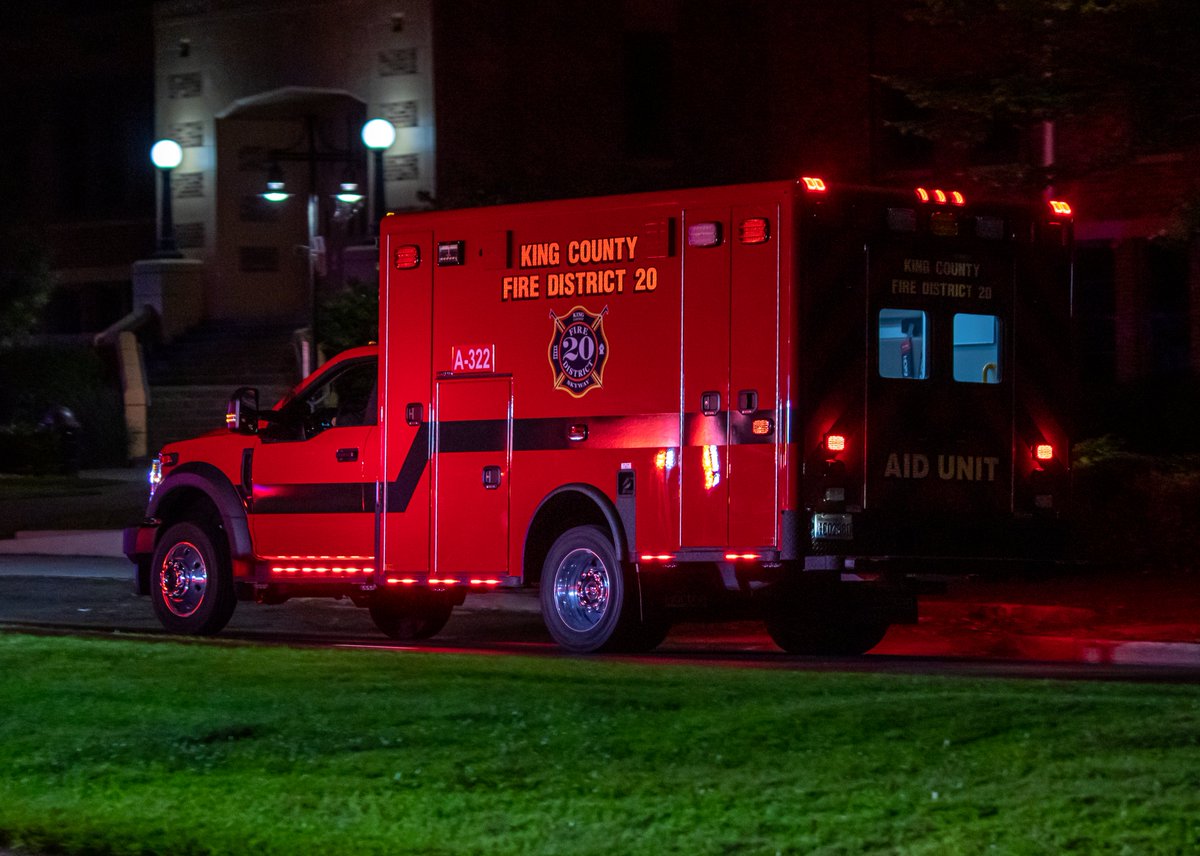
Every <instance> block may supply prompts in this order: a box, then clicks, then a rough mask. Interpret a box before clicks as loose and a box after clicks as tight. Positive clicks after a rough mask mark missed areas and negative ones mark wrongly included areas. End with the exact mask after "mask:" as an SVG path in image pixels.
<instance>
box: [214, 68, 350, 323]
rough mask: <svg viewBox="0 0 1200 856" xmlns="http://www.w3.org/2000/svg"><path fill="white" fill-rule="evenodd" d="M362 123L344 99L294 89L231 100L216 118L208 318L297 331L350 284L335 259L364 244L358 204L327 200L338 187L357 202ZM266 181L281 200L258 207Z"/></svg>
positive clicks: (336, 93) (346, 97) (337, 94)
mask: <svg viewBox="0 0 1200 856" xmlns="http://www.w3.org/2000/svg"><path fill="white" fill-rule="evenodd" d="M365 118H366V105H365V104H364V103H363V101H361V100H360V99H358V98H356V97H354V96H353V95H350V94H349V93H347V92H342V91H337V90H325V89H309V88H301V87H287V88H283V89H277V90H274V91H271V92H267V93H263V94H261V95H256V96H252V97H249V98H243V99H239V100H238V101H236V102H234V103H233V104H232V105H230V107H229V108H227V109H226V110H225V111H223V112H222V113H221V114H219V115H218V116H217V122H216V138H217V164H216V169H217V211H216V247H215V259H214V262H215V265H214V267H215V276H214V277H213V280H214V281H213V285H212V288H211V290H210V292H209V295H208V307H207V309H208V316H209V317H210V318H212V319H239V320H252V321H264V322H271V323H286V324H295V325H296V326H307V325H308V324H309V323H310V322H311V319H312V314H313V307H314V304H315V301H317V300H319V299H321V298H322V297H323V296H324V295H326V294H331V293H334V292H336V291H338V290H339V289H341V288H342V287H343V285H344V284H345V283H346V282H347V281H348V279H350V278H354V277H355V276H356V275H358V274H356V273H355V272H354V271H352V270H351V271H348V270H347V268H346V259H347V255H348V254H347V253H346V252H345V250H346V248H347V247H351V246H361V245H362V244H364V243H367V242H369V240H370V238H369V225H368V220H367V216H368V215H367V205H366V199H365V197H364V199H363V200H362V201H361V202H359V203H348V202H344V201H339V200H338V199H337V198H336V195H337V194H338V192H339V189H340V186H341V185H342V184H343V183H344V182H352V183H355V184H357V187H358V189H359V190H358V192H359V193H363V194H365V193H366V188H367V153H366V149H365V148H364V147H363V145H362V141H361V138H360V136H359V131H360V129H361V128H362V124H363V121H364V119H365ZM269 177H271V178H279V179H282V180H283V182H284V184H285V190H286V192H287V194H288V196H287V198H285V199H281V200H278V201H274V202H272V201H268V200H267V199H265V198H263V195H262V194H263V192H264V190H265V189H266V184H267V181H268V178H269ZM362 255H363V254H361V253H360V254H358V257H359V258H361V257H362ZM350 256H351V257H352V258H353V257H354V254H350ZM359 278H361V276H360V277H359Z"/></svg>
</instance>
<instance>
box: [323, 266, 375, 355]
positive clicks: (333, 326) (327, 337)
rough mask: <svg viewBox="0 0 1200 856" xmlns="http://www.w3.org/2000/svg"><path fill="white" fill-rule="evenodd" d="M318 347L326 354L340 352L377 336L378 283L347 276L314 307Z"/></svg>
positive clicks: (372, 339) (371, 340)
mask: <svg viewBox="0 0 1200 856" xmlns="http://www.w3.org/2000/svg"><path fill="white" fill-rule="evenodd" d="M317 312H318V315H317V322H318V325H317V326H318V333H319V335H320V337H321V348H322V350H323V351H325V353H328V354H340V353H341V352H342V351H344V350H346V349H347V348H356V347H358V346H359V345H366V344H369V343H371V342H374V341H375V340H376V339H378V337H379V287H378V286H377V285H375V284H374V283H364V282H360V281H359V280H356V279H355V280H351V281H350V282H349V284H347V286H346V287H345V288H344V289H343V290H341V291H340V292H338V293H337V294H336V295H333V296H332V297H329V298H326V299H325V300H323V301H322V302H321V304H320V306H319V307H318V309H317Z"/></svg>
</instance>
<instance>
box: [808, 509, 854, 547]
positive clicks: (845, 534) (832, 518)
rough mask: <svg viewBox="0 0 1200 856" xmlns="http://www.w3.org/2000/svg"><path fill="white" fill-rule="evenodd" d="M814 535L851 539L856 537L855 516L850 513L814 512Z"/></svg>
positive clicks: (844, 539)
mask: <svg viewBox="0 0 1200 856" xmlns="http://www.w3.org/2000/svg"><path fill="white" fill-rule="evenodd" d="M812 536H813V537H814V538H834V539H839V540H842V541H849V540H850V539H852V538H853V537H854V518H853V517H851V516H850V515H849V514H814V515H813V521H812Z"/></svg>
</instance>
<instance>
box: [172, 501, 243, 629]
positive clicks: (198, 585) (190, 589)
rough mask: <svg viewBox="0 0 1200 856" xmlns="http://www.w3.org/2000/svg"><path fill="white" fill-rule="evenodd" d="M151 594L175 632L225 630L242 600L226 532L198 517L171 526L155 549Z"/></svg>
mask: <svg viewBox="0 0 1200 856" xmlns="http://www.w3.org/2000/svg"><path fill="white" fill-rule="evenodd" d="M150 600H151V602H152V603H153V605H154V614H155V615H156V616H158V620H159V622H161V623H162V626H163V627H165V628H166V629H167V631H168V632H170V633H179V634H184V635H188V636H212V635H215V634H217V633H219V632H220V631H221V629H222V628H223V627H224V626H225V625H226V624H228V623H229V619H230V617H231V616H232V615H233V610H234V607H236V606H237V598H236V596H235V594H234V590H233V570H232V568H231V567H230V562H229V550H228V548H227V546H226V544H225V542H224V540H223V539H222V538H221V536H220V535H218V534H216V533H214V532H213V531H212V530H210V529H208V528H206V527H204V526H200V525H199V524H196V523H176V524H174V525H173V526H171V527H169V528H168V529H167V531H166V532H164V533H163V536H162V538H161V539H160V540H159V542H158V546H157V547H156V548H155V549H154V559H153V561H152V562H151V565H150Z"/></svg>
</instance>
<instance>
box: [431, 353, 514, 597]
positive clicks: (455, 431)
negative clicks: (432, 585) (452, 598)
mask: <svg viewBox="0 0 1200 856" xmlns="http://www.w3.org/2000/svg"><path fill="white" fill-rule="evenodd" d="M434 408H435V409H434V416H435V420H436V421H435V441H434V512H433V513H434V568H433V575H434V576H435V577H446V576H456V575H457V576H459V577H461V576H462V575H464V574H488V575H495V576H499V575H506V574H507V573H508V534H509V525H508V523H509V509H508V500H509V465H510V462H511V460H512V378H511V377H509V376H478V377H461V378H446V379H439V380H438V382H437V390H436V401H435V405H434Z"/></svg>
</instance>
